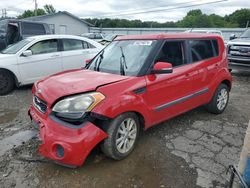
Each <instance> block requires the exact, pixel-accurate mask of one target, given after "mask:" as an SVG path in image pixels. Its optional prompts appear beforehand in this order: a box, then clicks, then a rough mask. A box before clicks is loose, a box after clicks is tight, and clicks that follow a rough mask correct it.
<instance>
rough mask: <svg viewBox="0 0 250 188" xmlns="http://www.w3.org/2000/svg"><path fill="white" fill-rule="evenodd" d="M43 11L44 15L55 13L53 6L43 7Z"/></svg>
mask: <svg viewBox="0 0 250 188" xmlns="http://www.w3.org/2000/svg"><path fill="white" fill-rule="evenodd" d="M44 10H45V12H46V14H53V13H56V9H55V8H54V7H53V5H47V4H46V5H44Z"/></svg>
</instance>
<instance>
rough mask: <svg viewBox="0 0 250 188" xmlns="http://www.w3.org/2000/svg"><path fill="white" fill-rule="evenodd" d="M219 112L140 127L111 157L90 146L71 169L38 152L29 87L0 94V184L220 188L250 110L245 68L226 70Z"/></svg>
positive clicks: (200, 111)
mask: <svg viewBox="0 0 250 188" xmlns="http://www.w3.org/2000/svg"><path fill="white" fill-rule="evenodd" d="M233 77H234V83H233V89H232V92H231V95H230V102H229V105H228V107H227V109H226V110H225V112H224V113H223V114H221V115H213V114H209V113H208V112H206V111H205V110H204V108H203V107H200V108H197V109H195V110H193V111H191V112H188V113H186V114H183V115H181V116H179V117H176V118H174V119H172V120H170V121H167V122H164V123H161V124H160V125H158V126H155V127H153V128H151V129H149V130H148V131H146V132H142V133H141V135H140V139H139V142H138V144H137V147H136V148H135V150H134V152H133V153H132V154H131V155H130V156H129V157H128V158H126V159H124V160H122V161H113V160H112V159H109V158H107V157H105V156H104V155H103V154H102V153H101V152H100V150H99V149H98V148H97V149H95V150H94V151H93V152H92V153H91V155H90V156H89V157H88V159H87V161H86V163H85V164H84V165H83V166H82V167H80V168H77V169H69V168H66V167H62V166H59V165H57V164H54V163H52V162H50V161H48V160H44V159H42V158H41V157H40V156H39V155H38V154H37V151H36V149H37V141H36V139H34V137H35V136H36V134H37V133H36V131H35V130H33V128H32V127H31V123H30V119H29V117H28V116H27V110H28V108H29V105H30V103H31V86H27V87H22V88H19V89H17V90H16V91H15V92H13V93H12V94H10V95H7V96H2V97H0V187H6V188H9V187H18V188H20V187H25V188H26V187H53V188H54V187H87V188H88V187H102V188H106V187H107V188H110V187H126V188H127V187H132V188H140V187H148V188H154V187H165V188H180V187H185V188H194V187H206V188H207V187H225V186H226V182H227V181H228V177H229V175H227V174H226V171H227V167H228V165H230V164H238V160H239V155H240V152H241V147H242V144H243V139H244V135H245V130H246V128H247V126H248V122H249V117H250V73H233Z"/></svg>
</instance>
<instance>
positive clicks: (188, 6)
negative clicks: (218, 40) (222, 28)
mask: <svg viewBox="0 0 250 188" xmlns="http://www.w3.org/2000/svg"><path fill="white" fill-rule="evenodd" d="M225 1H228V0H217V1H212V2H206V3H199V4H193V5H185V6H177V7H172V8H162V7H160V8H158V9H157V10H149V11H140V12H134V13H120V14H112V15H111V14H109V15H108V14H106V15H101V16H103V17H114V16H129V15H137V14H145V13H153V12H162V11H168V10H177V9H182V8H190V7H196V6H201V5H208V4H214V3H221V2H225ZM167 7H169V6H167Z"/></svg>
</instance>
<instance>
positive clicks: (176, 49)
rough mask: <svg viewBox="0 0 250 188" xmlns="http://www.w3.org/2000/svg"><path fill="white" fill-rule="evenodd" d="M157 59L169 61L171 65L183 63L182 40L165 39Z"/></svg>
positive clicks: (175, 65)
mask: <svg viewBox="0 0 250 188" xmlns="http://www.w3.org/2000/svg"><path fill="white" fill-rule="evenodd" d="M157 61H162V62H168V63H171V64H172V66H173V67H177V66H181V65H183V64H184V42H183V41H167V42H165V44H164V45H163V47H162V49H161V51H160V53H159V55H158V58H157Z"/></svg>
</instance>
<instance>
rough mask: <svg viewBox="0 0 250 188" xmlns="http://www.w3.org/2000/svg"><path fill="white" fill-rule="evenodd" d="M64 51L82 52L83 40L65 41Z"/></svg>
mask: <svg viewBox="0 0 250 188" xmlns="http://www.w3.org/2000/svg"><path fill="white" fill-rule="evenodd" d="M63 49H64V51H70V50H81V49H83V43H82V41H81V40H76V39H63Z"/></svg>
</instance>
